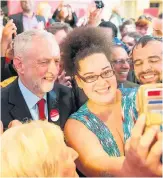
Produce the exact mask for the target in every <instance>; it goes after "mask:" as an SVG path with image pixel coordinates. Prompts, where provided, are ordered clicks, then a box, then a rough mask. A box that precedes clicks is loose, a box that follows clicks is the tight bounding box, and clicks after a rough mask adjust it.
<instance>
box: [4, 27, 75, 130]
mask: <svg viewBox="0 0 163 178" xmlns="http://www.w3.org/2000/svg"><path fill="white" fill-rule="evenodd" d="M59 63H60V49H59V46H58V44H57V42H56V40H55V37H54V35H52V34H51V33H49V32H46V31H44V30H30V31H26V32H23V33H21V34H19V35H17V36H16V37H15V40H14V59H13V64H14V66H15V69H16V71H17V73H18V78H17V79H16V80H15V81H14V82H12V83H11V84H10V85H8V86H7V87H5V88H3V89H2V90H1V111H2V115H1V118H2V122H3V125H4V128H7V126H8V124H9V123H10V122H11V121H12V120H19V121H26V120H29V119H33V120H39V119H40V120H48V121H49V122H54V123H55V124H58V125H59V126H60V127H61V128H63V127H64V124H65V122H66V120H67V118H68V116H69V115H70V114H71V113H72V112H74V109H75V106H74V105H73V97H72V92H71V91H70V90H71V89H70V88H68V87H65V86H61V85H60V84H55V86H54V82H55V80H56V79H57V77H58V71H59ZM53 88H54V90H53Z"/></svg>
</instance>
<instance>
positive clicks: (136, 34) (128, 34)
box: [122, 32, 142, 42]
mask: <svg viewBox="0 0 163 178" xmlns="http://www.w3.org/2000/svg"><path fill="white" fill-rule="evenodd" d="M125 36H129V37H131V38H134V40H135V42H138V41H139V39H140V38H141V37H142V35H140V34H139V33H137V32H129V33H126V34H125V35H124V36H123V37H122V40H123V38H124V37H125Z"/></svg>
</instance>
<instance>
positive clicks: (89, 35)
mask: <svg viewBox="0 0 163 178" xmlns="http://www.w3.org/2000/svg"><path fill="white" fill-rule="evenodd" d="M111 47H112V39H111V36H109V35H108V34H106V33H105V29H104V28H101V27H79V28H76V29H74V30H73V32H70V33H69V34H68V36H67V37H66V38H65V39H64V41H63V43H62V44H61V54H62V55H61V59H62V60H63V63H64V67H65V71H66V72H67V74H68V75H70V76H74V75H75V74H77V72H78V71H79V70H80V68H79V61H80V60H82V59H84V58H85V57H88V56H90V55H92V54H94V53H103V54H105V56H106V57H107V59H108V61H110V60H111ZM99 62H100V59H99Z"/></svg>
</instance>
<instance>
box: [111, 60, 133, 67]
mask: <svg viewBox="0 0 163 178" xmlns="http://www.w3.org/2000/svg"><path fill="white" fill-rule="evenodd" d="M126 62H127V63H128V64H129V65H131V64H132V60H131V59H126V60H124V59H119V60H116V59H114V60H113V61H112V63H113V64H115V65H121V66H122V65H123V64H126Z"/></svg>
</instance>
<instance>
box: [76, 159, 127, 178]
mask: <svg viewBox="0 0 163 178" xmlns="http://www.w3.org/2000/svg"><path fill="white" fill-rule="evenodd" d="M124 159H125V157H109V156H107V157H106V156H105V157H100V158H97V157H96V159H94V160H91V159H87V161H85V162H83V163H81V162H80V163H79V162H77V167H78V169H79V170H80V171H81V172H82V173H83V174H84V175H85V176H87V177H89V176H90V177H92V176H93V177H109V176H122V171H123V170H122V166H123V162H124Z"/></svg>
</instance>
